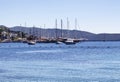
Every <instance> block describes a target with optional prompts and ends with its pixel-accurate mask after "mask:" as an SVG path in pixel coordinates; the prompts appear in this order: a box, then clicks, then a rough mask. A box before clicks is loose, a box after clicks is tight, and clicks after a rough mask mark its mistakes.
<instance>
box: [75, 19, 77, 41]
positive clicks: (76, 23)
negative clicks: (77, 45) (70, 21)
mask: <svg viewBox="0 0 120 82" xmlns="http://www.w3.org/2000/svg"><path fill="white" fill-rule="evenodd" d="M75 30H77V18H75ZM76 38H77V33H75V39H76Z"/></svg>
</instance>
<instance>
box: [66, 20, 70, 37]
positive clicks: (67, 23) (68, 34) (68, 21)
mask: <svg viewBox="0 0 120 82" xmlns="http://www.w3.org/2000/svg"><path fill="white" fill-rule="evenodd" d="M69 24H70V23H69V19H68V18H67V38H68V37H69Z"/></svg>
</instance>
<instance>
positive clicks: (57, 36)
mask: <svg viewBox="0 0 120 82" xmlns="http://www.w3.org/2000/svg"><path fill="white" fill-rule="evenodd" d="M55 28H56V39H57V38H58V34H57V19H56V20H55Z"/></svg>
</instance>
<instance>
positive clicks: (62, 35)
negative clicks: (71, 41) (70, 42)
mask: <svg viewBox="0 0 120 82" xmlns="http://www.w3.org/2000/svg"><path fill="white" fill-rule="evenodd" d="M62 29H63V20H62V19H61V38H62V37H63V32H62Z"/></svg>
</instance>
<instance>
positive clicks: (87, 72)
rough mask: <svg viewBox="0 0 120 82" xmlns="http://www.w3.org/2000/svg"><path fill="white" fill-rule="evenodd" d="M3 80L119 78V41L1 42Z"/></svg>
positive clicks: (119, 81) (115, 81)
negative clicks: (74, 42) (68, 42)
mask: <svg viewBox="0 0 120 82" xmlns="http://www.w3.org/2000/svg"><path fill="white" fill-rule="evenodd" d="M0 82H120V42H81V43H77V44H75V45H65V44H50V43H49V44H47V43H46V44H44V43H39V44H36V45H28V44H26V43H0Z"/></svg>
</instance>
